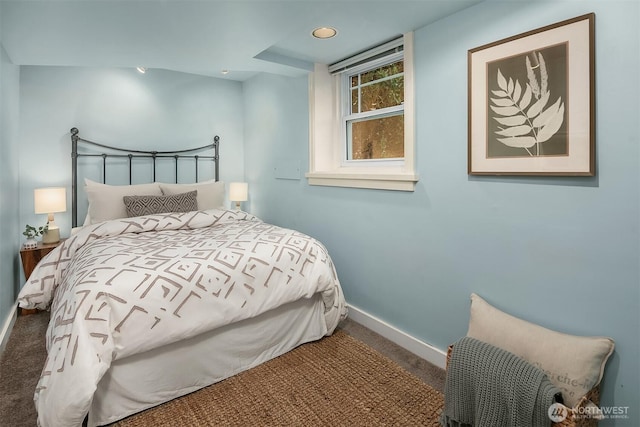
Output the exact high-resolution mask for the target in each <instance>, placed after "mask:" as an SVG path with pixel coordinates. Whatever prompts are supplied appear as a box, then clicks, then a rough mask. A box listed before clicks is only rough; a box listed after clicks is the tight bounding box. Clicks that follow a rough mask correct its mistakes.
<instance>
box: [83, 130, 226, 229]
mask: <svg viewBox="0 0 640 427" xmlns="http://www.w3.org/2000/svg"><path fill="white" fill-rule="evenodd" d="M78 133H79V131H78V128H75V127H74V128H71V147H72V148H71V173H72V178H71V193H72V196H71V197H72V199H71V210H72V227H76V226H77V225H78V158H79V157H101V158H102V182H103V183H106V181H107V158H126V159H128V166H129V184H132V180H133V159H140V158H143V159H145V158H146V159H151V162H152V165H153V181H155V180H156V160H157V159H159V158H172V159H174V160H175V162H174V163H175V182H176V183H177V182H178V159H193V160H194V161H195V181H196V182H198V163H199V161H200V160H206V161H213V163H214V168H215V171H214V174H215V175H214V176H215V180H216V181H219V180H220V170H219V145H220V137H219V136H217V135H216V136H215V137H214V138H213V143H211V144H207V145H203V146H201V147H196V148H189V149H186V150H175V151H145V150H137V149H135V150H134V149H125V148H120V147H114V146H110V145H105V144H99V143H97V142H93V141H89V140H86V139H83V138H80V137H79V136H78ZM79 143H82V144H87V145H90V146H94V147H99V148H100V149H106V150H107V151H108V152H90V153H84V152H79V151H78V144H79ZM207 150H213V154H212V155H201V154H195V153H201V152H206V151H207Z"/></svg>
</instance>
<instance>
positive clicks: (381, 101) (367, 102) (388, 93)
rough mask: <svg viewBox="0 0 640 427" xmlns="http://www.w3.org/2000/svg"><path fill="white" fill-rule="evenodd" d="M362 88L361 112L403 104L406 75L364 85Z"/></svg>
mask: <svg viewBox="0 0 640 427" xmlns="http://www.w3.org/2000/svg"><path fill="white" fill-rule="evenodd" d="M360 90H361V91H362V94H361V96H362V99H361V107H360V108H361V111H360V112H361V113H363V112H365V111H372V110H379V109H381V108H386V107H394V106H396V105H402V103H403V102H404V77H403V76H400V77H395V78H393V79H389V80H383V81H381V82H379V83H374V84H370V85H367V86H362V88H361V89H360Z"/></svg>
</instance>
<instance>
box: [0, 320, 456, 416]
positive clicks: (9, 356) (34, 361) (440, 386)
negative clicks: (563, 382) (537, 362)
mask: <svg viewBox="0 0 640 427" xmlns="http://www.w3.org/2000/svg"><path fill="white" fill-rule="evenodd" d="M48 320H49V313H46V312H45V313H38V314H32V315H28V316H20V317H18V318H17V319H16V323H15V326H14V327H13V330H12V332H11V335H10V337H9V341H8V342H7V346H6V348H5V351H4V352H3V353H2V355H0V424H1V425H7V426H8V425H10V426H12V427H20V426H25V427H33V426H35V425H36V411H35V407H34V404H33V391H34V390H35V387H36V384H37V382H38V378H39V376H40V371H41V370H42V366H43V365H44V361H45V358H46V350H45V346H44V334H45V331H46V327H47V323H48ZM339 328H340V329H342V330H343V331H345V332H346V333H347V334H349V335H351V336H353V337H354V338H357V339H359V340H360V341H362V342H364V343H366V344H368V345H369V346H370V347H372V348H374V349H375V350H377V351H378V352H380V353H382V354H384V355H385V356H387V357H389V358H390V359H391V360H393V361H395V362H396V363H397V364H398V365H400V366H401V367H403V368H404V369H405V370H407V371H409V372H411V373H413V374H414V375H416V376H417V377H418V378H420V379H422V380H423V381H424V382H425V383H427V384H429V385H430V386H431V387H433V388H435V389H436V390H439V391H440V392H442V391H443V390H444V379H445V373H444V371H443V370H442V369H440V368H438V367H436V366H434V365H432V364H430V363H429V362H427V361H425V360H423V359H421V358H419V357H417V356H415V355H414V354H412V353H410V352H408V351H406V350H404V349H402V348H400V347H398V346H397V345H395V344H393V343H392V342H390V341H388V340H386V339H384V338H382V337H381V336H379V335H378V334H376V333H375V332H372V331H371V330H369V329H367V328H365V327H364V326H362V325H360V324H358V323H356V322H354V321H352V320H350V319H347V320H346V321H344V322H343V323H342V324H341V325H340V326H339Z"/></svg>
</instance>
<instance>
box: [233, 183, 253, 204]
mask: <svg viewBox="0 0 640 427" xmlns="http://www.w3.org/2000/svg"><path fill="white" fill-rule="evenodd" d="M248 194H249V184H247V183H246V182H232V183H231V184H229V200H231V201H232V202H235V203H236V210H240V202H246V201H247V198H248Z"/></svg>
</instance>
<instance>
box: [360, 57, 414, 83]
mask: <svg viewBox="0 0 640 427" xmlns="http://www.w3.org/2000/svg"><path fill="white" fill-rule="evenodd" d="M403 71H404V62H403V61H398V62H394V63H393V64H389V65H385V66H383V67H379V68H376V69H375V70H371V71H367V72H366V73H362V75H361V76H362V80H361V83H360V84H364V83H369V82H372V81H374V80H379V79H383V78H385V77H390V76H393V75H395V74H399V73H402V72H403Z"/></svg>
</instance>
